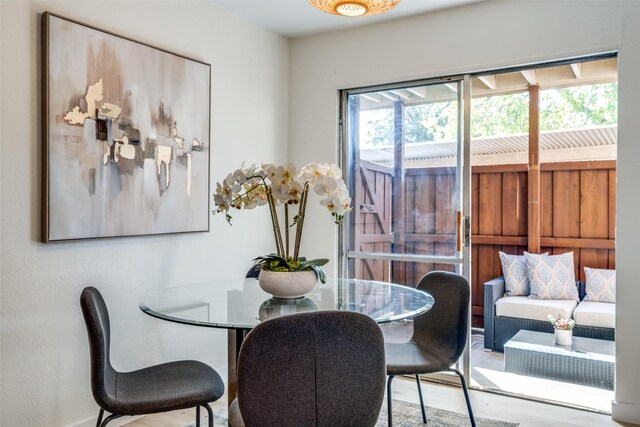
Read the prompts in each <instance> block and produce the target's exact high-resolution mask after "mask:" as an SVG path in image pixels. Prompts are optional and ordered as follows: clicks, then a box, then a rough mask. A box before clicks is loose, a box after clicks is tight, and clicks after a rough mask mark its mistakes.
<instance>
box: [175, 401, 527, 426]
mask: <svg viewBox="0 0 640 427" xmlns="http://www.w3.org/2000/svg"><path fill="white" fill-rule="evenodd" d="M426 409H427V421H428V424H427V426H428V427H460V426H465V427H466V426H470V425H471V423H470V422H469V415H468V414H467V413H466V412H465V413H464V414H459V413H457V412H451V411H445V410H444V409H438V408H431V407H427V408H426ZM213 421H214V425H216V426H227V425H228V423H227V411H226V409H218V410H214V412H213ZM200 425H201V426H206V425H207V417H206V416H204V417H203V418H202V422H201V424H200ZM393 425H394V427H424V426H425V424H423V423H422V414H421V412H420V405H417V404H414V403H408V402H404V401H401V400H394V401H393ZM476 425H477V426H478V427H515V426H517V425H518V424H517V423H508V422H505V421H498V420H490V419H488V418H479V417H476ZM386 426H387V405H386V403H385V404H384V405H383V406H382V410H381V411H380V417H379V418H378V423H377V424H376V427H386ZM185 427H195V423H190V424H187V425H186V426H185Z"/></svg>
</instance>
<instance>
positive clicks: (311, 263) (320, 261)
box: [298, 258, 329, 271]
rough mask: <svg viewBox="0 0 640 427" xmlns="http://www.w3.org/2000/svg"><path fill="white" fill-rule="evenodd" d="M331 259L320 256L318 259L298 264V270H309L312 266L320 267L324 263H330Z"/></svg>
mask: <svg viewBox="0 0 640 427" xmlns="http://www.w3.org/2000/svg"><path fill="white" fill-rule="evenodd" d="M328 262H329V260H328V259H326V258H318V259H310V260H309V261H305V262H303V263H302V264H300V265H299V266H298V270H301V271H303V270H307V269H309V268H311V267H314V266H315V267H320V266H322V265H325V264H326V263H328Z"/></svg>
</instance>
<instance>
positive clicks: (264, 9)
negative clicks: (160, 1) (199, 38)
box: [213, 0, 482, 38]
mask: <svg viewBox="0 0 640 427" xmlns="http://www.w3.org/2000/svg"><path fill="white" fill-rule="evenodd" d="M213 1H214V2H215V3H217V4H219V5H220V6H222V7H224V8H225V9H227V10H230V11H232V12H234V13H236V14H237V15H239V16H241V17H243V18H245V19H247V20H248V21H251V22H254V23H256V24H258V25H260V26H262V27H264V28H267V29H269V30H271V31H273V32H275V33H278V34H281V35H283V36H285V37H289V38H295V37H301V36H308V35H312V34H319V33H324V32H328V31H335V30H342V29H345V28H352V27H358V26H361V25H366V24H371V23H374V22H381V21H387V20H391V19H397V18H403V17H407V16H410V15H418V14H421V13H426V12H433V11H436V10H442V9H447V8H451V7H456V6H460V5H463V4H468V3H475V2H478V1H482V0H400V3H399V4H398V5H397V6H396V7H395V8H394V9H392V10H391V11H389V12H387V13H384V14H381V15H375V16H361V17H356V18H349V17H345V16H337V15H331V14H329V13H325V12H321V11H319V10H317V9H316V8H314V7H313V6H311V5H310V4H309V3H308V2H307V0H213Z"/></svg>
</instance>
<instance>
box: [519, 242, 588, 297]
mask: <svg viewBox="0 0 640 427" xmlns="http://www.w3.org/2000/svg"><path fill="white" fill-rule="evenodd" d="M524 258H525V259H526V261H527V268H528V271H529V284H530V287H531V293H530V294H529V298H533V299H555V300H579V299H580V298H579V297H578V288H577V286H576V278H575V272H574V269H573V252H567V253H564V254H562V255H548V256H542V255H535V254H529V253H525V254H524Z"/></svg>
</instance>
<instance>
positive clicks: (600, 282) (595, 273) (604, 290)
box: [584, 267, 616, 303]
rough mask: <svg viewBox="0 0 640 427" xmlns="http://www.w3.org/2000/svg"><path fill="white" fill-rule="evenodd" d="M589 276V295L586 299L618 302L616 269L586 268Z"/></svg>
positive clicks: (585, 272) (586, 274)
mask: <svg viewBox="0 0 640 427" xmlns="http://www.w3.org/2000/svg"><path fill="white" fill-rule="evenodd" d="M584 274H585V276H587V286H586V287H587V295H586V296H585V297H584V301H593V302H610V303H615V302H616V271H615V270H601V269H598V268H589V267H585V268H584Z"/></svg>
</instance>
